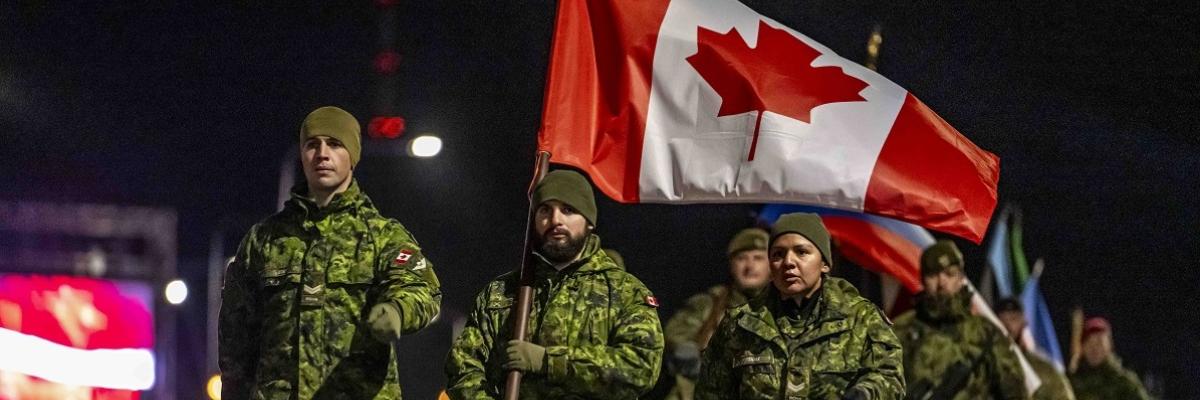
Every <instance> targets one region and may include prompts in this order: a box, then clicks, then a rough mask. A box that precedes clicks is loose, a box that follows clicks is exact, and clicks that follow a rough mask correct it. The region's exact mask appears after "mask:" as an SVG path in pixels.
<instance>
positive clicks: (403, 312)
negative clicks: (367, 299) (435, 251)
mask: <svg viewBox="0 0 1200 400" xmlns="http://www.w3.org/2000/svg"><path fill="white" fill-rule="evenodd" d="M378 258H379V260H378V261H377V262H378V264H379V268H380V271H381V275H380V276H382V279H380V280H379V282H378V286H379V289H380V297H379V300H378V301H379V302H380V303H382V302H385V301H390V302H392V303H395V304H396V306H398V307H399V308H400V333H402V334H409V333H413V332H416V331H417V330H420V329H421V328H424V327H425V326H426V325H429V322H430V321H432V320H433V317H434V316H435V315H437V314H438V312H439V311H440V309H441V304H442V292H441V287H440V284H439V282H438V279H437V275H436V274H434V272H433V263H432V262H430V261H429V259H428V258H426V257H425V254H424V253H423V252H421V247H420V246H418V245H417V241H416V240H414V239H413V238H412V236H411V235H410V234H409V233H408V231H406V230H405V229H404V228H403V227H395V228H393V229H392V232H391V235H390V237H389V239H388V241H387V244H386V245H385V247H384V249H383V251H382V252H381V253H380V254H379V255H378Z"/></svg>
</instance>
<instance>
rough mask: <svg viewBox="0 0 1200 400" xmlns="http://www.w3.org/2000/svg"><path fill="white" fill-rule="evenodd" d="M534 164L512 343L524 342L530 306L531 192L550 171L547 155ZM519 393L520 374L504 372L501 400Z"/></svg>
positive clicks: (510, 399)
mask: <svg viewBox="0 0 1200 400" xmlns="http://www.w3.org/2000/svg"><path fill="white" fill-rule="evenodd" d="M536 158H537V161H535V162H534V165H533V179H532V180H531V181H530V182H529V190H528V192H527V193H526V198H527V199H528V200H529V212H528V214H527V215H526V216H525V251H524V252H522V253H521V265H520V266H519V267H518V268H517V279H518V280H517V282H520V284H519V286H518V287H517V301H516V302H515V303H513V310H512V315H514V316H515V318H513V330H512V331H513V337H512V338H513V339H516V340H525V326H526V325H527V324H528V322H529V307H530V305H531V303H532V302H533V259H532V257H531V255H532V253H533V250H534V249H533V246H535V244H534V237H533V214H534V212H536V211H537V206H538V205H537V204H533V190H534V189H535V188H537V185H538V183H539V182H541V181H542V178H543V177H545V176H546V170H547V169H549V167H550V152H548V151H545V150H539V151H538V152H537V156H536ZM520 389H521V371H518V370H512V371H508V377H507V379H505V381H504V399H505V400H517V397H518V396H520Z"/></svg>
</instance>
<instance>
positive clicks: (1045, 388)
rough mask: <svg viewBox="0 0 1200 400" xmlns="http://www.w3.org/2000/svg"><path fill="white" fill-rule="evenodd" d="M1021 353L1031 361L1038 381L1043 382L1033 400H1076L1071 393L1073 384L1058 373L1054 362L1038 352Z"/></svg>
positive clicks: (1027, 351)
mask: <svg viewBox="0 0 1200 400" xmlns="http://www.w3.org/2000/svg"><path fill="white" fill-rule="evenodd" d="M1021 351H1022V352H1023V353H1024V354H1025V359H1026V360H1029V365H1030V366H1032V367H1033V372H1035V373H1037V377H1038V379H1041V380H1042V386H1038V389H1037V391H1036V392H1033V400H1075V392H1073V391H1071V383H1070V382H1068V381H1067V376H1066V375H1063V373H1062V372H1058V369H1055V368H1054V363H1053V362H1051V361H1050V360H1049V359H1047V358H1046V357H1045V356H1043V355H1041V354H1038V353H1036V352H1032V351H1029V350H1026V349H1021Z"/></svg>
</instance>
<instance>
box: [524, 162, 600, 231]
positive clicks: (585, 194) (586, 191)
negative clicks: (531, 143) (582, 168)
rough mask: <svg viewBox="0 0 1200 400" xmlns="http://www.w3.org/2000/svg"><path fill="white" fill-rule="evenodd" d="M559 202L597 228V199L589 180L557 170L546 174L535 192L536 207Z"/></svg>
mask: <svg viewBox="0 0 1200 400" xmlns="http://www.w3.org/2000/svg"><path fill="white" fill-rule="evenodd" d="M550 200H558V201H561V202H563V203H566V204H567V205H569V206H571V207H573V208H575V210H576V211H579V213H580V214H583V217H584V218H587V220H588V222H590V223H591V224H592V226H596V197H595V196H594V195H593V194H592V185H591V184H590V183H588V180H587V178H584V177H583V175H581V174H579V173H578V172H575V171H569V170H562V169H560V170H555V171H550V173H547V174H546V177H544V178H542V181H541V182H538V184H537V188H534V190H533V204H534V207H537V206H540V205H541V204H542V203H545V202H547V201H550Z"/></svg>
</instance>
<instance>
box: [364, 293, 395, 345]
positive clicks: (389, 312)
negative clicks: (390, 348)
mask: <svg viewBox="0 0 1200 400" xmlns="http://www.w3.org/2000/svg"><path fill="white" fill-rule="evenodd" d="M367 324H369V325H370V326H371V336H373V337H375V340H378V341H380V342H383V343H391V342H394V341H396V340H398V339H400V307H399V306H396V304H394V303H392V302H390V301H389V302H386V303H379V304H376V305H375V306H374V307H371V313H370V314H368V315H367Z"/></svg>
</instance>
